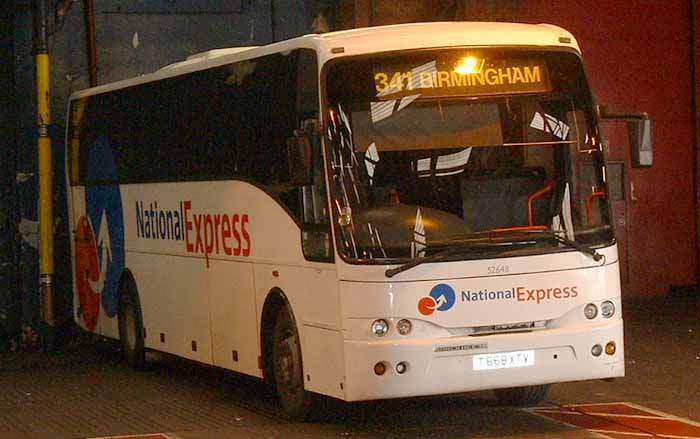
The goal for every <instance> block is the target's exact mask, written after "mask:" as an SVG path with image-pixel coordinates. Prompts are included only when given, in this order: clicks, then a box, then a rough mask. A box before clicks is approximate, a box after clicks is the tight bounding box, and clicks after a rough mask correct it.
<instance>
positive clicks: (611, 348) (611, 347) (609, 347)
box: [605, 341, 617, 355]
mask: <svg viewBox="0 0 700 439" xmlns="http://www.w3.org/2000/svg"><path fill="white" fill-rule="evenodd" d="M615 351H617V346H615V342H614V341H609V342H608V344H606V345H605V353H606V354H608V355H615Z"/></svg>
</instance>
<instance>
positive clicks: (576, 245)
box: [542, 232, 605, 262]
mask: <svg viewBox="0 0 700 439" xmlns="http://www.w3.org/2000/svg"><path fill="white" fill-rule="evenodd" d="M542 233H547V232H542ZM551 237H552V239H554V240H555V241H557V242H558V243H560V244H564V245H568V246H569V247H571V248H575V249H576V250H578V251H580V252H581V253H583V254H585V255H588V256H590V257H591V258H593V260H594V261H596V262H599V261H600V260H601V259H604V258H605V256H603V255H601V254H600V253H598V252H597V251H596V249H594V248H592V247H589V246H587V245H585V244H581V243H580V242H576V241H572V240H571V239H569V238H567V237H565V236H561V235H557V234H556V233H554V232H551Z"/></svg>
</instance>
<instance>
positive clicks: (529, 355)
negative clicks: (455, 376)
mask: <svg viewBox="0 0 700 439" xmlns="http://www.w3.org/2000/svg"><path fill="white" fill-rule="evenodd" d="M472 364H473V365H474V370H492V369H511V368H514V367H527V366H534V365H535V351H532V350H531V351H517V352H501V353H498V354H481V355H474V357H472Z"/></svg>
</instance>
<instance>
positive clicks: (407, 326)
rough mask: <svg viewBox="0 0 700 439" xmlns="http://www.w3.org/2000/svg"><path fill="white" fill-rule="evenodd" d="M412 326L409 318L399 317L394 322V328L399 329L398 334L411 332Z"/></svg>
mask: <svg viewBox="0 0 700 439" xmlns="http://www.w3.org/2000/svg"><path fill="white" fill-rule="evenodd" d="M412 326H413V325H411V321H410V320H406V319H401V320H399V321H398V322H397V323H396V330H397V331H399V334H401V335H406V334H408V333H409V332H411V327H412Z"/></svg>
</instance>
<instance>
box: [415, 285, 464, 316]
mask: <svg viewBox="0 0 700 439" xmlns="http://www.w3.org/2000/svg"><path fill="white" fill-rule="evenodd" d="M456 299H457V297H456V295H455V290H453V289H452V287H451V286H449V285H447V284H437V285H435V286H434V287H433V289H432V290H430V294H429V295H427V296H425V297H423V298H421V299H420V300H419V301H418V311H419V312H420V313H421V314H423V315H424V316H429V315H431V314H433V313H434V312H435V311H448V310H449V309H450V308H452V307H453V306H454V304H455V301H456Z"/></svg>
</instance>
